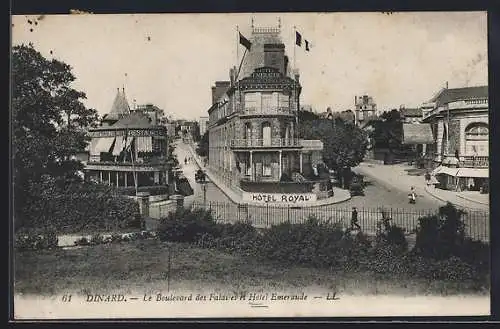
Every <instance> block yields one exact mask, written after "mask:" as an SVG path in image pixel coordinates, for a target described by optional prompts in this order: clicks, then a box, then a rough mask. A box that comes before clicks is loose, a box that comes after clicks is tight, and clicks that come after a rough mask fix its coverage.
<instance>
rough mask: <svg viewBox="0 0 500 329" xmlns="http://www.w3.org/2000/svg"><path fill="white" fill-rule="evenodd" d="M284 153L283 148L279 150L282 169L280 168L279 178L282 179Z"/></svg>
mask: <svg viewBox="0 0 500 329" xmlns="http://www.w3.org/2000/svg"><path fill="white" fill-rule="evenodd" d="M282 153H283V151H282V150H279V151H278V155H279V157H280V170H279V176H278V179H279V180H281V174H282V172H283V163H282Z"/></svg>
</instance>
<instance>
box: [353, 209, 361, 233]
mask: <svg viewBox="0 0 500 329" xmlns="http://www.w3.org/2000/svg"><path fill="white" fill-rule="evenodd" d="M355 228H356V229H358V230H360V231H361V226H360V225H359V223H358V210H357V209H356V207H352V213H351V230H353V229H355Z"/></svg>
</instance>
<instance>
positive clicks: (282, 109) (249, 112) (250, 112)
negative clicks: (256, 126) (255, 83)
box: [241, 106, 293, 115]
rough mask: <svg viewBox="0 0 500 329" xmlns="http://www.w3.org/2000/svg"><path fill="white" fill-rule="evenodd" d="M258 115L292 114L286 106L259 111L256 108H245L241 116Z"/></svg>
mask: <svg viewBox="0 0 500 329" xmlns="http://www.w3.org/2000/svg"><path fill="white" fill-rule="evenodd" d="M258 114H272V115H274V114H275V115H280V114H293V111H292V110H291V109H290V107H288V106H280V107H272V108H267V109H260V108H257V107H252V106H251V107H245V108H244V110H243V111H242V112H241V115H258Z"/></svg>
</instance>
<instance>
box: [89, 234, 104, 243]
mask: <svg viewBox="0 0 500 329" xmlns="http://www.w3.org/2000/svg"><path fill="white" fill-rule="evenodd" d="M103 243H104V237H103V236H102V235H101V234H94V235H93V236H92V237H91V238H90V245H92V246H96V245H99V244H103Z"/></svg>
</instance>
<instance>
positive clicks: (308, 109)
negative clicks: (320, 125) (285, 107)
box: [300, 104, 314, 112]
mask: <svg viewBox="0 0 500 329" xmlns="http://www.w3.org/2000/svg"><path fill="white" fill-rule="evenodd" d="M300 110H301V111H305V112H314V110H313V108H312V106H311V105H309V104H304V105H302V106H301V107H300Z"/></svg>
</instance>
